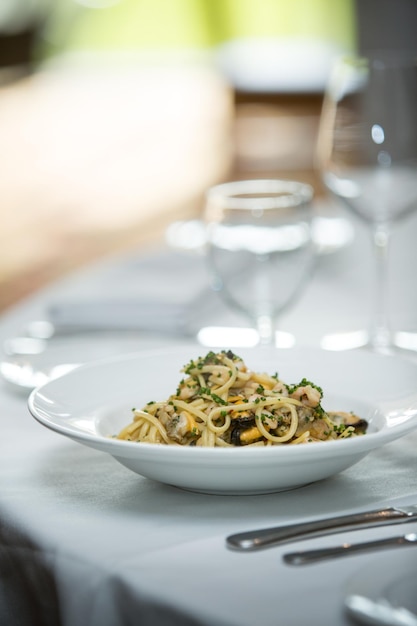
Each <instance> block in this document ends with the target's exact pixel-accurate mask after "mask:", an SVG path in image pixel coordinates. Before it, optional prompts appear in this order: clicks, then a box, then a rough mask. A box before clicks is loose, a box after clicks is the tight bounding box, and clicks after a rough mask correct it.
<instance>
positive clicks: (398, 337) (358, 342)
mask: <svg viewBox="0 0 417 626" xmlns="http://www.w3.org/2000/svg"><path fill="white" fill-rule="evenodd" d="M320 346H321V348H323V350H334V351H339V350H354V349H355V348H366V347H368V348H371V349H375V350H376V351H379V352H386V353H387V354H389V353H395V352H398V351H404V353H406V352H407V351H408V352H410V354H413V352H417V333H409V332H404V331H400V332H396V333H392V335H391V341H390V343H389V344H388V345H386V346H383V347H382V348H381V349H380V350H378V348H376V347H375V346H373V344H372V342H371V341H370V336H369V333H368V332H367V331H366V330H356V331H351V332H341V333H332V334H329V335H325V336H324V337H323V338H322V340H321V342H320Z"/></svg>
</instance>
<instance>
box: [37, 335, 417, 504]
mask: <svg viewBox="0 0 417 626" xmlns="http://www.w3.org/2000/svg"><path fill="white" fill-rule="evenodd" d="M236 352H237V354H238V355H239V356H240V357H241V358H242V359H243V360H244V361H245V363H246V365H247V367H248V368H250V369H251V370H253V371H256V372H266V373H269V374H273V373H275V372H277V373H278V375H279V377H280V379H281V380H283V381H284V382H286V383H288V384H295V383H298V382H299V381H300V380H301V379H302V378H304V377H305V378H307V379H308V380H310V381H313V382H314V383H315V384H317V385H319V386H320V387H322V389H323V401H322V405H323V408H324V409H325V410H327V411H332V410H335V411H348V412H349V411H353V412H355V413H356V414H358V415H359V416H360V417H362V418H364V419H366V420H367V421H368V423H369V427H368V431H367V433H366V434H365V435H363V436H358V437H353V438H347V439H339V440H334V441H323V442H316V443H303V444H299V445H285V444H283V445H277V446H268V447H248V446H242V447H233V448H203V447H197V446H194V447H190V446H171V445H161V444H152V443H136V442H132V441H123V440H119V439H115V438H114V435H116V434H117V433H118V432H119V431H120V430H121V429H122V428H123V427H124V426H125V425H126V424H128V423H129V422H130V421H131V419H132V408H133V407H136V408H142V407H144V406H145V405H146V404H147V403H148V402H149V401H160V400H166V399H167V398H168V397H169V396H170V395H171V394H173V393H175V390H176V388H177V386H178V383H179V381H180V380H181V378H183V376H184V374H182V373H181V369H182V367H183V366H184V365H186V364H187V363H189V361H190V360H191V359H193V360H195V359H197V358H198V357H200V356H204V355H205V349H204V348H202V347H201V346H198V345H194V346H187V347H183V348H173V349H170V350H154V351H148V352H140V353H135V354H131V355H123V356H120V357H116V358H110V359H106V360H101V361H96V362H94V363H89V364H87V365H82V366H80V367H78V368H77V369H74V370H73V371H71V372H68V373H67V374H64V375H63V376H61V377H60V378H57V379H55V380H52V381H50V382H48V383H46V384H45V385H43V386H42V387H39V388H37V389H35V390H34V391H33V392H32V393H31V395H30V397H29V400H28V407H29V411H30V412H31V414H32V415H33V417H34V418H35V419H36V420H38V422H40V423H41V424H43V425H44V426H46V427H48V428H50V429H52V430H53V431H55V432H57V433H59V434H61V435H65V436H67V437H70V438H71V439H73V440H74V441H76V442H79V443H81V444H84V445H86V446H89V447H91V448H95V449H97V450H100V451H102V452H105V453H108V454H110V455H111V456H113V457H114V458H115V459H116V460H117V461H118V462H120V463H121V464H122V465H124V466H125V467H127V468H128V469H130V470H132V471H133V472H136V473H137V474H139V475H141V476H143V477H146V478H149V479H152V480H155V481H159V482H162V483H166V484H169V485H174V486H176V487H180V488H183V489H189V490H193V491H199V492H204V493H216V494H241V495H243V494H256V493H270V492H276V491H283V490H287V489H292V488H295V487H300V486H302V485H306V484H308V483H312V482H316V481H319V480H323V479H325V478H328V477H330V476H333V475H335V474H337V473H339V472H342V471H343V470H345V469H347V468H348V467H350V466H352V465H354V464H355V463H357V462H359V461H360V460H361V459H362V458H363V457H365V456H366V455H367V454H368V453H370V452H371V451H372V450H375V449H376V448H379V447H381V446H383V445H384V444H386V443H388V442H391V441H393V440H395V439H398V438H400V437H402V436H405V435H407V433H410V432H411V431H412V430H413V429H415V428H417V366H416V365H415V364H413V363H411V362H408V361H406V360H402V359H397V358H395V357H385V356H380V355H376V354H372V353H370V352H365V351H360V350H357V351H351V352H343V353H340V352H326V351H323V350H319V349H317V350H316V349H306V348H294V349H290V350H278V349H273V348H271V349H266V348H251V349H239V350H236Z"/></svg>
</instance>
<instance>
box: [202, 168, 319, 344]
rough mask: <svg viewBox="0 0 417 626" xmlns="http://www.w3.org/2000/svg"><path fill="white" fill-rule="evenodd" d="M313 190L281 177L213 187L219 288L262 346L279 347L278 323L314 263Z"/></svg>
mask: <svg viewBox="0 0 417 626" xmlns="http://www.w3.org/2000/svg"><path fill="white" fill-rule="evenodd" d="M312 197H313V190H312V188H311V187H310V186H309V185H307V184H304V183H301V182H296V181H285V180H276V179H267V180H264V179H255V180H241V181H236V182H229V183H224V184H221V185H216V186H215V187H212V188H211V189H210V190H209V191H208V193H207V198H206V206H205V214H204V217H205V222H206V227H207V247H208V259H209V265H210V268H211V271H212V276H213V278H214V282H215V284H216V288H217V289H218V290H219V291H220V293H221V294H222V295H223V296H224V298H225V300H226V301H227V303H228V304H229V305H231V306H232V307H234V308H235V309H237V310H239V311H240V312H242V313H244V314H246V316H248V317H249V318H250V319H251V320H252V322H253V323H254V325H255V326H256V329H257V331H258V336H259V342H260V343H262V344H272V345H274V344H275V338H276V334H275V320H276V317H277V316H278V314H279V313H281V312H282V311H283V310H284V309H285V308H286V307H287V306H288V305H289V304H290V303H291V302H292V301H293V300H294V299H295V298H296V296H297V295H298V294H300V292H301V289H302V285H303V283H304V282H305V281H306V280H307V279H308V277H309V275H310V270H311V268H312V265H313V258H314V250H313V246H312V239H311V219H312V206H311V201H312Z"/></svg>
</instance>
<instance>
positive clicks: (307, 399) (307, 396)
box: [290, 385, 321, 408]
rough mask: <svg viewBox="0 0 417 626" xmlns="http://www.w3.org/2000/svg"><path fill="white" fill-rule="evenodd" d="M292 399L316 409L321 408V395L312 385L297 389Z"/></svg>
mask: <svg viewBox="0 0 417 626" xmlns="http://www.w3.org/2000/svg"><path fill="white" fill-rule="evenodd" d="M290 397H291V398H294V399H295V400H299V401H300V402H302V403H303V404H305V405H306V406H310V407H312V408H315V407H317V406H319V404H320V400H321V393H320V391H319V390H318V389H316V387H313V386H312V385H303V386H300V387H297V388H296V389H295V390H294V391H293V392H292V394H291V396H290Z"/></svg>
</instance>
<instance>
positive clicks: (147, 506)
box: [0, 218, 417, 626]
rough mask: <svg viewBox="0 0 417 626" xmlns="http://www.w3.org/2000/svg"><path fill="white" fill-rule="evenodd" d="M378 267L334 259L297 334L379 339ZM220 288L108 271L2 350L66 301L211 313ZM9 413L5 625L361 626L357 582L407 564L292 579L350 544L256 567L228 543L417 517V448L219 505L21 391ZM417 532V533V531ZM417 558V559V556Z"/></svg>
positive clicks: (364, 257)
mask: <svg viewBox="0 0 417 626" xmlns="http://www.w3.org/2000/svg"><path fill="white" fill-rule="evenodd" d="M416 229H417V220H416V219H415V218H412V219H409V220H408V222H407V223H406V224H404V225H402V226H400V227H399V229H398V231H397V235H396V237H397V239H394V241H393V250H392V274H391V277H390V278H391V297H390V302H391V309H392V319H393V321H394V323H395V325H396V327H397V328H399V327H400V325H401V326H402V329H404V330H409V331H411V330H414V331H417V313H416V311H417V306H416V304H417V302H416V300H417V290H416V286H415V275H414V270H413V268H414V267H416V255H417V249H416V248H415V247H414V243H413V242H414V240H415V233H416ZM369 261H370V252H369V249H368V247H367V240H366V238H365V233H364V232H363V231H362V230H361V229H360V228H359V227H358V231H357V237H356V239H355V241H354V243H353V244H352V245H350V246H348V247H347V248H345V249H342V250H340V251H338V252H336V253H334V254H332V255H328V256H323V257H322V258H320V259H319V262H318V267H317V271H316V274H315V276H314V278H313V280H312V282H311V284H310V286H309V287H308V289H307V290H306V292H305V294H303V296H302V298H301V299H300V300H299V302H298V303H297V305H296V306H295V307H294V308H293V310H292V311H289V312H288V313H287V314H286V315H285V317H283V319H282V323H281V327H282V328H283V329H285V330H288V331H290V332H293V333H294V334H295V335H296V337H297V340H298V343H301V344H303V343H304V344H310V345H318V344H319V340H320V337H321V336H322V335H323V334H324V333H325V332H329V331H336V330H341V329H352V330H354V329H359V328H361V327H363V325H364V324H365V323H366V321H367V319H368V313H369V311H368V304H369V301H370V296H369V284H370V272H371V268H370V262H369ZM174 280H175V283H174ZM206 280H207V275H206V270H205V265H204V259H203V258H202V257H199V256H195V255H192V254H191V253H184V254H182V253H180V252H178V251H177V252H173V251H170V250H157V251H155V252H154V253H153V254H148V255H147V256H144V257H141V256H140V255H139V254H138V255H131V256H129V257H123V258H114V259H108V260H107V261H105V262H103V263H99V264H98V265H95V266H94V267H91V268H89V269H88V270H85V271H82V272H80V273H78V274H76V275H74V276H71V277H69V278H67V279H66V280H63V281H61V282H60V283H59V284H56V285H52V286H51V287H49V288H48V289H45V290H44V291H42V292H41V293H38V294H36V295H35V296H33V297H32V298H31V299H29V300H28V301H26V302H24V303H22V304H21V305H19V306H18V307H16V308H15V309H13V310H12V311H9V312H8V313H7V314H5V315H4V316H3V319H2V320H1V323H0V339H2V340H4V339H5V338H7V337H9V336H11V335H16V334H18V333H19V332H20V331H21V329H22V328H23V327H24V326H25V324H26V323H27V322H29V321H30V320H33V319H36V318H39V317H40V316H42V315H43V314H44V309H45V307H46V305H47V304H48V303H49V302H51V301H52V300H57V299H60V298H62V297H68V298H70V297H73V296H77V297H81V296H91V295H94V294H100V293H101V294H103V293H107V294H108V293H112V294H113V295H114V297H118V295H120V294H123V293H126V292H130V294H131V295H132V294H133V295H135V294H140V295H141V296H152V295H155V294H158V293H160V290H161V289H163V291H164V295H165V296H166V297H167V298H170V297H172V298H174V297H178V298H180V299H182V300H183V301H186V300H190V301H195V300H194V298H195V294H196V293H197V292H200V291H201V290H202V289H204V285H205V281H206ZM178 285H181V288H179V287H178ZM175 294H176V295H175ZM195 302H196V301H195ZM201 302H204V298H203V299H201V296H200V299H199V300H198V307H197V308H198V311H199V313H198V316H197V317H196V324H197V325H198V324H203V325H204V324H217V323H230V322H232V321H233V322H236V321H238V322H240V323H241V322H242V320H241V319H240V318H239V317H238V316H236V315H235V314H231V313H229V312H228V310H227V309H226V308H225V307H224V305H223V304H222V303H221V300H220V299H219V297H218V296H217V295H216V294H212V295H211V297H210V298H209V299H208V300H207V302H208V304H207V306H203V307H201ZM196 310H197V309H196ZM141 341H142V342H143V346H144V347H147V348H148V347H149V346H150V345H158V346H160V345H165V344H167V343H170V344H174V343H184V342H186V341H188V339H187V338H184V337H183V338H180V337H172V336H161V335H157V334H150V333H144V334H142V336H141ZM416 384H417V379H416ZM0 398H1V406H2V412H1V416H0V420H1V437H0V623H1V624H5V625H6V624H7V625H8V626H15V625H17V624H42V625H47V626H49V625H50V624H51V625H54V626H56V625H59V624H63V625H65V626H82V625H83V624H88V625H89V626H96V625H97V626H114V625H115V624H117V625H118V624H120V625H123V626H124V625H125V624H126V625H129V624H132V625H133V624H135V625H136V624H141V625H144V626H148V625H149V626H154V625H158V626H159V625H165V624H167V625H174V624H178V625H181V626H185V625H187V624H190V625H192V624H201V625H205V626H221V625H222V624H224V625H229V626H253V625H254V624H259V625H260V626H269V625H271V626H276V625H278V624H280V625H283V626H292V625H294V626H303V625H306V626H307V625H309V626H311V625H313V626H314V625H317V626H319V625H320V626H323V624H326V625H327V624H329V625H331V626H342V625H345V624H348V623H350V622H349V621H348V618H347V617H346V615H345V613H344V611H343V598H344V596H345V594H346V592H347V589H348V587H349V584H350V582H349V581H351V580H352V578H353V579H354V578H356V577H357V576H358V575H359V574H360V571H361V570H362V568H363V567H364V566H365V565H366V564H367V565H369V563H370V562H371V559H373V560H374V562H375V568H376V569H375V571H378V570H380V569H381V568H386V567H387V565H388V564H389V563H390V562H392V563H394V564H395V562H396V561H395V559H396V558H397V553H396V554H395V556H394V553H392V552H391V553H390V554H392V555H393V556H392V557H390V555H389V554H388V553H387V552H381V553H379V554H376V555H373V556H369V555H363V556H360V555H358V556H352V557H349V558H345V559H342V560H337V561H329V562H325V563H322V564H319V565H314V566H305V567H294V566H293V567H291V566H288V565H285V564H284V563H283V561H282V558H281V557H282V554H283V553H284V552H287V551H288V550H289V549H291V550H292V549H300V548H301V547H303V548H304V547H313V546H314V547H319V546H324V545H333V544H335V543H340V541H341V540H342V536H340V535H339V536H338V535H335V536H333V537H330V538H327V539H326V538H320V539H318V538H317V539H310V540H307V541H303V542H302V543H297V544H294V545H291V546H282V547H275V548H271V549H269V550H264V551H260V552H257V553H247V554H246V553H245V554H243V553H238V552H234V551H231V550H229V549H227V548H226V545H225V538H226V536H227V535H228V534H230V533H235V532H239V531H243V530H245V529H253V528H258V527H259V528H261V527H266V526H271V525H277V524H282V523H290V522H293V521H294V522H295V521H300V520H307V519H310V518H319V517H322V516H327V515H335V514H342V513H345V512H347V511H353V510H359V509H366V508H376V507H379V506H380V505H383V504H389V503H393V502H397V503H407V502H417V433H413V434H412V435H411V436H408V437H407V438H405V439H402V440H400V441H397V442H394V443H391V444H389V445H387V446H385V447H384V448H382V449H380V450H377V451H374V452H372V453H371V454H369V456H368V457H366V458H365V459H364V460H362V461H361V462H360V463H358V464H357V465H356V466H354V467H352V468H351V469H349V470H347V471H345V472H343V473H341V474H340V475H338V476H335V477H334V478H332V479H329V480H326V481H323V482H320V483H316V484H312V485H309V486H306V487H303V488H301V489H296V490H293V491H287V492H282V493H276V494H270V495H260V496H234V497H230V496H229V497H225V496H210V495H203V494H198V493H191V492H186V491H182V490H179V489H176V488H174V487H169V486H165V485H161V484H157V483H154V482H152V481H150V480H148V479H145V478H141V477H139V476H137V475H135V474H133V473H131V472H129V471H128V470H127V469H125V468H124V467H122V466H121V465H119V464H117V463H116V461H114V460H113V459H112V458H111V457H108V456H106V455H105V454H102V453H100V452H97V451H94V450H92V449H89V448H86V447H83V446H81V445H79V444H77V443H75V442H73V441H71V440H67V439H66V438H64V437H61V436H59V435H57V434H56V433H53V432H50V431H48V430H47V429H45V428H43V427H42V426H41V425H39V424H38V423H37V422H35V420H33V419H32V418H31V416H30V415H29V412H28V410H27V407H26V396H25V395H23V394H18V393H15V392H14V391H13V390H12V389H10V388H9V387H8V386H7V385H6V384H3V385H2V387H1V389H0ZM399 528H400V527H396V528H395V531H394V530H393V527H391V528H387V527H386V528H380V529H368V530H361V531H359V530H358V531H354V532H349V533H344V534H343V540H344V541H351V540H363V539H366V538H370V537H372V538H377V537H382V536H387V535H391V534H395V533H397V531H398V529H399ZM402 528H404V527H402ZM407 529H408V530H409V531H416V530H417V524H415V523H411V524H408V525H407ZM403 554H405V555H406V556H405V557H403V558H408V555H409V558H415V553H414V554H412V548H409V549H406V550H404V551H403ZM390 558H391V559H392V560H391V561H390V560H389V559H390ZM29 615H30V616H31V617H30V618H29V617H28V616H29Z"/></svg>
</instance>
